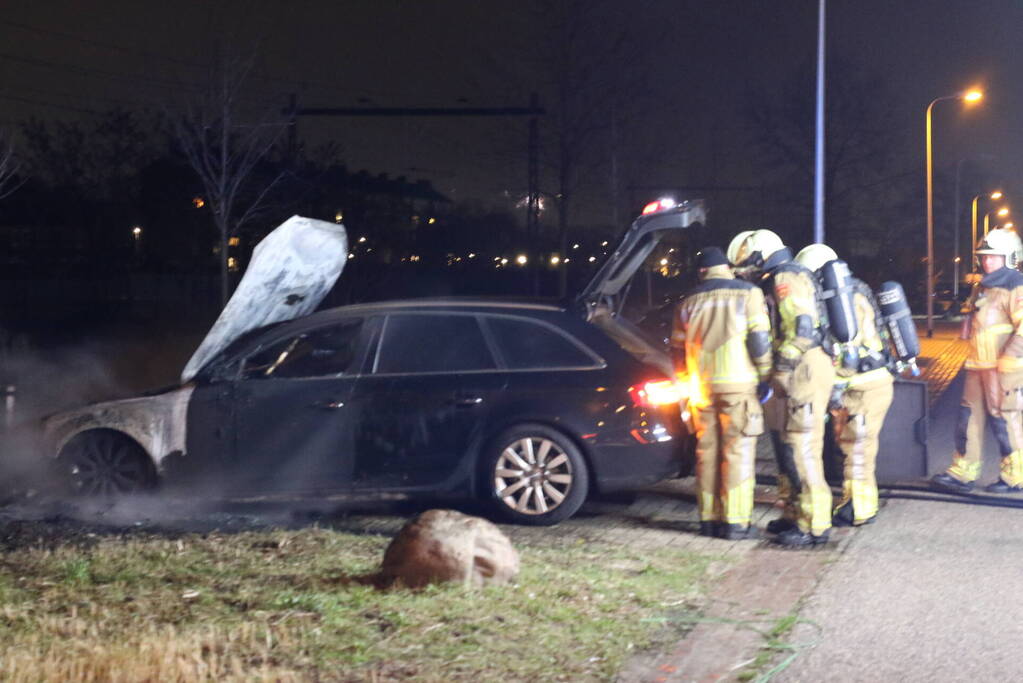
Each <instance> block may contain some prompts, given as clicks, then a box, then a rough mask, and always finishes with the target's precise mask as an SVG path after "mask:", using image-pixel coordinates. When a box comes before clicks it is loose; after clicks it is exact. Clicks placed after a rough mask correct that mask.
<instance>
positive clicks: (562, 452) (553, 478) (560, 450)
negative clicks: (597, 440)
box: [483, 424, 589, 526]
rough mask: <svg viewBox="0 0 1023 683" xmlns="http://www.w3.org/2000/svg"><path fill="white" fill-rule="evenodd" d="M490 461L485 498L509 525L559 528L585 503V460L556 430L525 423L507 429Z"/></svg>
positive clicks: (487, 462) (489, 452)
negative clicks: (557, 525) (555, 525)
mask: <svg viewBox="0 0 1023 683" xmlns="http://www.w3.org/2000/svg"><path fill="white" fill-rule="evenodd" d="M485 458H486V459H485V462H484V464H485V468H484V470H483V472H484V475H485V477H486V480H485V481H486V487H487V488H486V489H485V490H486V495H487V496H488V498H489V501H490V504H491V507H492V509H493V510H494V511H495V512H496V513H497V514H498V515H499V516H501V517H503V518H504V519H506V520H508V521H510V522H514V523H516V524H528V525H533V526H544V525H549V524H557V523H558V522H560V521H562V520H565V519H568V518H569V517H571V516H572V515H573V514H575V512H576V511H577V510H578V509H579V508H580V506H582V504H583V501H585V500H586V491H587V488H588V486H589V472H588V471H587V468H586V461H585V460H584V459H583V456H582V453H580V452H579V448H578V447H577V446H576V445H575V444H574V443H573V442H572V440H571V439H569V438H568V437H566V436H565V435H564V434H562V433H561V432H559V431H557V430H556V429H551V428H550V427H546V426H544V425H539V424H525V425H521V426H519V427H513V428H511V429H508V430H505V431H504V432H502V433H501V434H499V435H498V436H497V438H495V439H494V440H493V441H492V442H491V446H490V448H489V449H488V450H487V452H486V454H485Z"/></svg>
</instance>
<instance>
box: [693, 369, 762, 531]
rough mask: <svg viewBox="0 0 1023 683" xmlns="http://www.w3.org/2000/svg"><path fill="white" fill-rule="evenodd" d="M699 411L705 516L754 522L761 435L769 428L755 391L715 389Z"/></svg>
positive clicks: (710, 519) (699, 464)
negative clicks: (755, 463) (755, 470)
mask: <svg viewBox="0 0 1023 683" xmlns="http://www.w3.org/2000/svg"><path fill="white" fill-rule="evenodd" d="M694 417H695V418H696V485H697V488H698V490H699V496H700V500H699V508H700V521H702V522H724V523H726V524H740V525H742V526H749V523H750V516H751V515H752V513H753V486H754V484H755V483H756V476H755V472H754V461H755V459H756V450H757V436H758V435H759V434H762V433H763V432H764V413H763V410H762V409H761V406H760V403H759V402H758V401H757V396H756V392H755V391H754V390H752V389H751V390H750V391H746V392H735V393H727V394H725V393H721V394H716V393H713V392H712V393H711V395H710V399H709V403H708V405H706V406H702V407H700V408H699V409H698V410H697V411H696V412H695V413H694Z"/></svg>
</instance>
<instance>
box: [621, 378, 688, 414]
mask: <svg viewBox="0 0 1023 683" xmlns="http://www.w3.org/2000/svg"><path fill="white" fill-rule="evenodd" d="M629 395H630V396H632V401H633V403H635V404H636V406H637V407H639V408H656V407H658V406H666V405H671V404H674V403H679V404H681V403H682V402H686V405H687V407H688V408H698V407H700V406H703V405H706V403H707V399H706V397H705V396H704V395H703V387H702V386H701V385H700V380H699V378H698V377H695V376H689V377H686V376H683V375H679V377H678V379H676V380H670V379H662V380H653V381H650V382H644V383H643V384H641V385H638V386H631V387H629Z"/></svg>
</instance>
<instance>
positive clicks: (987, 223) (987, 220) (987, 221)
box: [984, 206, 1009, 237]
mask: <svg viewBox="0 0 1023 683" xmlns="http://www.w3.org/2000/svg"><path fill="white" fill-rule="evenodd" d="M991 214H995V215H996V216H998V217H999V218H1005V217H1006V216H1008V215H1009V209H1008V208H1006V207H1004V206H1003V207H1002V208H1000V209H998V211H988V212H987V213H986V214H984V237H987V234H988V232H989V231H990V230H991Z"/></svg>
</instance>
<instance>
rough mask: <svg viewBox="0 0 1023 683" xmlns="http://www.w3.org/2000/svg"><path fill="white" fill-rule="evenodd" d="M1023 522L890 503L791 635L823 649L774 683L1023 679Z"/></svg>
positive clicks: (993, 513) (1020, 514) (1000, 514)
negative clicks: (1022, 661) (1022, 653)
mask: <svg viewBox="0 0 1023 683" xmlns="http://www.w3.org/2000/svg"><path fill="white" fill-rule="evenodd" d="M1021 523H1023V511H1020V510H1008V511H1006V510H1002V509H999V508H990V507H973V506H966V505H951V504H934V503H923V502H917V501H904V500H899V501H891V502H889V504H888V505H887V506H886V507H885V509H884V510H883V516H882V518H881V521H879V522H878V524H876V525H874V527H873V528H871V529H869V530H861V531H860V532H859V533H857V534H856V535H855V536H854V537H853V538H851V539H850V541H849V543H848V545H847V546H846V548H845V552H843V553H842V554H841V556H840V558H841V559H839V560H838V561H837V562H836V563H834V564H833V565H832V566H830V567H829V568H827V569H826V570H825V571H824V572H823V573H822V576H821V578H820V582H819V583H818V585H817V588H816V590H815V591H814V592H813V593H812V594H811V596H810V597H809V598H808V599H807V600H806V601H805V603H804V607H803V609H802V610H801V612H800V618H801V619H802V620H804V621H803V623H800V624H799V625H798V626H797V628H796V629H795V630H794V632H793V633H792V635H791V637H790V638H789V642H791V643H795V644H804V645H805V644H809V643H815V645H814V646H813V647H809V648H807V649H805V650H801V651H800V652H799V654H798V656H797V657H796V659H795V660H794V662H793V663H792V665H791V666H790V667H789V668H788V669H786V670H785V671H783V672H782V673H781V675H779V676H778V678H777V679H776V680H779V681H792V682H794V681H807V682H813V683H817V682H819V681H826V680H831V681H850V682H851V681H871V682H872V683H873V682H875V681H891V680H899V681H969V680H973V681H1010V680H1018V679H1019V678H1020V662H1019V652H1020V646H1021V644H1023V596H1021V595H1020V589H1021V588H1023V576H1021V572H1020V568H1021V567H1023V543H1020V532H1019V528H1020V524H1021ZM777 661H778V662H780V661H782V659H779V660H777ZM776 663H777V662H776Z"/></svg>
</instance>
